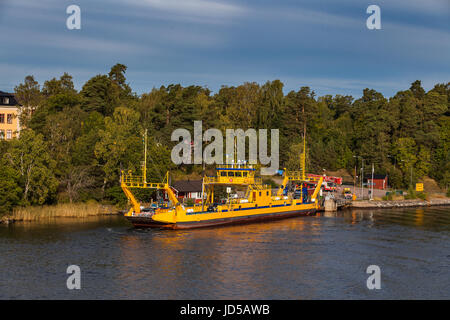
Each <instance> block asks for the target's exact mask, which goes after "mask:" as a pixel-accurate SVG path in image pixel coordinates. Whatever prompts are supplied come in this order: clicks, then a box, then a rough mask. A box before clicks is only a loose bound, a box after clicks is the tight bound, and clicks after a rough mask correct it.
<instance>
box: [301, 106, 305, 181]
mask: <svg viewBox="0 0 450 320" xmlns="http://www.w3.org/2000/svg"><path fill="white" fill-rule="evenodd" d="M302 115H303V152H302V153H301V154H300V167H301V170H302V180H303V181H305V180H306V118H305V106H304V105H303V107H302Z"/></svg>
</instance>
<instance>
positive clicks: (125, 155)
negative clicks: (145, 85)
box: [95, 107, 143, 190]
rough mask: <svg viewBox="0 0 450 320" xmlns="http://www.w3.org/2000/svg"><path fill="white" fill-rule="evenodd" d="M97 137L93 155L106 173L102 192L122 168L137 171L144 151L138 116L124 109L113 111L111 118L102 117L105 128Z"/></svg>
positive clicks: (134, 112) (113, 180)
mask: <svg viewBox="0 0 450 320" xmlns="http://www.w3.org/2000/svg"><path fill="white" fill-rule="evenodd" d="M99 138H100V140H99V141H98V142H97V143H96V145H95V156H96V158H97V159H98V161H99V163H100V165H102V170H103V172H104V174H105V179H104V183H103V187H102V188H103V190H104V189H105V187H106V185H107V183H113V182H117V181H118V177H119V172H120V168H121V167H122V168H127V169H133V170H136V169H138V168H139V162H140V161H141V159H142V150H143V149H142V129H141V125H140V124H139V113H137V112H136V111H134V110H132V109H130V108H126V107H118V108H116V110H115V111H114V115H113V117H106V118H105V129H104V130H100V131H99Z"/></svg>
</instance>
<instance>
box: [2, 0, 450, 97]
mask: <svg viewBox="0 0 450 320" xmlns="http://www.w3.org/2000/svg"><path fill="white" fill-rule="evenodd" d="M72 4H75V5H78V6H79V7H80V9H81V29H80V30H69V29H68V28H67V27H66V20H67V18H68V17H69V14H67V13H66V8H67V7H68V6H69V5H72ZM372 4H375V5H378V6H379V7H380V9H381V29H380V30H369V29H368V28H367V27H366V20H367V18H368V17H369V16H370V14H368V13H366V9H367V7H368V6H369V5H372ZM0 30H1V37H0V39H1V40H0V41H1V42H0V74H1V77H0V90H1V91H7V92H13V90H14V87H15V86H16V85H18V84H19V83H21V82H23V79H24V78H25V76H27V75H30V74H31V75H33V76H34V77H35V79H36V80H38V81H39V83H40V84H41V85H42V84H43V83H44V81H45V80H49V79H51V78H54V77H57V78H59V77H60V76H61V75H62V74H63V73H64V72H68V73H69V74H70V75H72V76H73V78H74V79H73V80H74V83H75V86H76V88H77V89H78V90H80V89H81V88H82V85H83V84H84V83H85V82H86V81H87V80H88V79H90V78H91V77H93V76H95V75H97V74H107V73H108V72H109V69H110V68H111V66H113V65H114V64H116V63H122V64H124V65H126V66H127V67H128V69H127V72H126V77H127V81H128V82H129V84H130V85H131V87H132V89H133V91H135V92H136V93H137V94H142V93H145V92H149V91H151V90H152V88H154V87H156V88H159V87H160V86H161V85H169V84H172V83H181V84H182V85H185V86H187V85H200V86H204V87H207V88H209V89H210V90H212V91H213V92H217V91H218V90H219V89H220V87H221V86H222V85H226V86H237V85H240V84H242V83H244V82H258V83H260V84H263V83H265V82H266V81H268V80H275V79H279V80H281V81H282V82H283V83H284V85H285V87H284V90H285V92H286V93H287V92H288V91H290V90H298V89H299V88H300V87H302V86H309V87H311V88H312V89H313V90H314V91H315V92H316V94H317V95H325V94H333V95H334V94H343V95H347V94H348V95H353V96H354V97H360V96H361V94H362V90H363V89H364V88H372V89H375V90H377V91H380V92H382V93H383V94H384V95H385V96H393V95H394V94H395V93H396V92H397V91H399V90H405V89H408V88H409V86H410V84H411V83H412V82H413V81H415V80H417V79H418V80H421V81H422V85H423V86H424V88H425V89H426V90H429V89H431V88H433V86H434V85H435V84H436V83H444V82H445V83H446V82H448V81H450V1H449V0H427V1H423V0H388V1H375V0H370V1H363V0H341V1H336V0H322V1H318V0H277V1H275V0H272V1H268V0H240V1H238V0H227V1H226V0H70V1H67V0H39V1H35V0H0Z"/></svg>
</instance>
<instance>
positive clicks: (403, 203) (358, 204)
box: [350, 199, 450, 209]
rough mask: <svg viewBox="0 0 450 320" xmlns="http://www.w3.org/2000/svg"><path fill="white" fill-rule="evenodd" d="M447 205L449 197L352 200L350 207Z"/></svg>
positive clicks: (449, 201)
mask: <svg viewBox="0 0 450 320" xmlns="http://www.w3.org/2000/svg"><path fill="white" fill-rule="evenodd" d="M446 205H447V206H449V205H450V199H431V200H430V201H425V200H398V201H395V200H393V201H354V202H353V203H352V204H351V205H350V208H358V209H364V208H367V209H374V208H404V207H429V206H446Z"/></svg>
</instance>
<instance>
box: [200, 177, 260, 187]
mask: <svg viewBox="0 0 450 320" xmlns="http://www.w3.org/2000/svg"><path fill="white" fill-rule="evenodd" d="M230 179H231V180H232V181H230ZM203 182H204V183H205V184H258V185H260V184H262V179H261V178H256V177H204V178H203Z"/></svg>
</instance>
